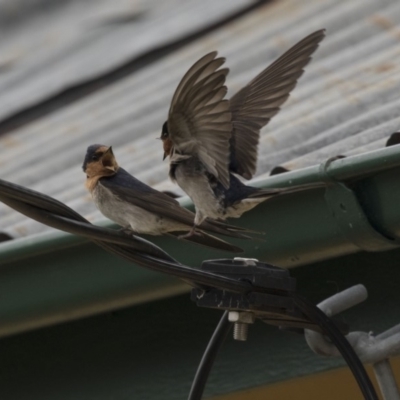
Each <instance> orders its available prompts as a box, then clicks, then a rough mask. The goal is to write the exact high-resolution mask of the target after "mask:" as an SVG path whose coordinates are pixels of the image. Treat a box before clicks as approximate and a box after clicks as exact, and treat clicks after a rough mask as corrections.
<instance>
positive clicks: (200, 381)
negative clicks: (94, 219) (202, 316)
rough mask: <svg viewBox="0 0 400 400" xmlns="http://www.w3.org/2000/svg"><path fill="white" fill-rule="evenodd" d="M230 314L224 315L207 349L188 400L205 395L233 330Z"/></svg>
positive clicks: (198, 399)
mask: <svg viewBox="0 0 400 400" xmlns="http://www.w3.org/2000/svg"><path fill="white" fill-rule="evenodd" d="M228 314H229V312H228V311H225V312H224V313H223V315H222V317H221V319H220V321H219V323H218V325H217V327H216V328H215V331H214V333H213V335H212V336H211V339H210V341H209V342H208V345H207V348H206V350H205V352H204V354H203V357H202V358H201V361H200V364H199V366H198V368H197V371H196V375H195V377H194V380H193V383H192V387H191V389H190V393H189V397H188V400H200V399H201V397H202V395H203V392H204V389H205V386H206V382H207V379H208V376H209V375H210V372H211V368H212V366H213V364H214V361H215V358H216V357H217V354H218V352H219V350H220V348H221V347H222V345H223V344H224V342H225V339H226V337H227V336H228V333H229V332H230V330H231V328H232V323H231V322H229V320H228Z"/></svg>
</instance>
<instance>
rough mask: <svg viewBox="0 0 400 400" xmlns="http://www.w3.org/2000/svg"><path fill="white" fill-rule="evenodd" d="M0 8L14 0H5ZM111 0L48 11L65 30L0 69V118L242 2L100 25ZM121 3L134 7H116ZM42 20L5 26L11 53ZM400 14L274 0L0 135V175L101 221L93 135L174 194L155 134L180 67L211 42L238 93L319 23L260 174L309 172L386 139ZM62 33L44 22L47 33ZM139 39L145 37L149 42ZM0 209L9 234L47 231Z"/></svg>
mask: <svg viewBox="0 0 400 400" xmlns="http://www.w3.org/2000/svg"><path fill="white" fill-rule="evenodd" d="M21 1H22V0H21ZM3 3H7V1H4V0H3V2H1V3H0V7H1V6H2V4H3ZM42 3H46V2H45V1H44V0H42ZM111 3H113V4H114V2H111V1H106V0H102V1H101V2H98V3H96V7H94V2H91V1H89V0H87V1H85V2H79V3H78V2H75V1H70V2H67V5H66V6H65V7H66V9H67V10H68V11H65V12H61V11H60V10H58V11H57V12H56V11H53V12H54V13H55V14H57V17H54V18H55V19H57V21H62V22H63V23H64V25H65V26H66V27H65V29H66V30H68V32H69V35H70V36H69V38H63V39H62V40H61V42H62V43H60V45H57V46H55V47H56V48H55V49H52V50H51V49H42V50H41V52H40V54H37V53H35V51H34V50H33V49H30V50H29V51H26V53H24V58H23V59H21V60H18V59H17V61H15V65H14V64H13V63H11V64H10V66H9V69H8V70H7V69H4V71H6V72H7V73H5V72H4V73H5V75H4V76H3V73H2V72H1V70H0V88H2V90H1V91H0V116H1V117H2V118H7V117H8V116H9V115H10V114H12V113H15V112H16V111H18V110H20V109H22V108H24V107H26V106H27V105H29V104H32V103H34V102H38V101H40V99H42V98H45V97H48V96H49V95H51V94H54V93H55V92H56V91H57V90H60V89H61V88H65V87H66V86H68V85H70V84H71V83H77V82H79V81H82V80H85V79H90V78H91V77H93V76H96V75H98V74H101V73H103V72H105V71H107V70H109V69H110V68H112V67H115V66H116V65H118V64H120V63H121V62H124V61H126V59H128V58H132V55H134V54H138V53H139V52H140V51H143V49H145V48H148V47H149V46H151V45H153V46H154V45H159V44H161V43H163V42H164V41H165V40H167V39H171V38H176V37H177V35H185V34H187V32H188V31H189V30H190V29H191V28H193V26H194V24H197V26H199V25H201V23H202V22H203V23H204V20H205V19H208V18H211V16H212V18H213V19H214V18H215V20H217V19H218V18H222V17H223V16H226V15H227V14H228V13H229V12H232V11H233V10H237V9H238V8H239V7H240V6H242V7H243V6H244V5H246V4H248V2H245V1H236V2H214V1H212V0H208V1H206V2H196V1H194V0H193V1H191V2H187V1H183V0H182V1H179V0H175V1H172V0H170V1H168V2H163V6H161V7H162V8H160V6H159V2H150V3H149V2H144V3H140V5H138V6H137V7H133V8H132V10H133V11H131V14H129V13H128V15H133V14H134V13H135V12H139V11H138V10H140V12H142V13H143V16H142V17H141V18H142V19H141V18H139V16H138V18H136V19H135V18H133V17H132V19H131V20H130V19H129V18H126V19H124V20H123V21H124V23H123V24H120V23H114V22H113V23H110V22H109V23H104V24H102V23H100V22H98V21H107V20H108V21H115V20H118V18H120V16H121V15H125V13H126V10H127V9H128V8H123V7H125V6H123V5H121V6H120V7H121V10H122V11H121V13H119V11H118V9H115V10H117V11H115V10H114V9H113V8H112V7H111V5H110V4H111ZM125 3H126V4H128V3H131V2H123V1H122V0H121V1H119V2H116V3H115V4H125ZM216 3H217V4H216ZM78 4H80V6H81V7H82V11H81V12H78V11H77V7H78ZM200 4H202V5H200ZM74 7H75V8H74ZM103 7H104V8H103ZM143 7H144V8H143ZM93 9H96V13H97V14H95V15H96V16H97V17H96V18H98V19H96V18H94V17H93V18H94V19H93V20H92V21H94V22H93V23H92V24H89V23H88V22H85V21H87V19H85V15H86V18H89V16H90V10H92V11H93ZM101 10H103V11H101ZM58 13H60V14H63V15H62V16H61V15H58ZM132 13H133V14H132ZM77 14H79V18H78V19H79V21H81V22H80V24H81V25H80V28H79V29H78V25H79V23H78V22H79V21H74V22H73V24H72V25H73V26H74V27H75V28H71V27H67V25H68V23H70V22H71V19H73V17H74V16H76V15H77ZM35 15H36V16H35V18H33V19H34V20H35V21H36V22H35V24H36V25H35V24H34V22H33V21H31V23H30V24H24V27H23V28H21V29H22V30H21V31H19V30H18V29H17V28H15V31H12V29H10V31H9V32H8V34H9V37H8V40H6V42H5V44H3V45H2V46H4V47H3V48H7V49H9V51H10V52H11V53H12V49H14V50H15V49H18V45H17V43H18V40H20V39H21V38H22V37H23V36H24V34H25V35H28V34H29V33H30V32H31V30H38V31H39V30H40V29H39V27H41V26H42V25H43V21H45V20H46V14H45V13H43V14H42V13H38V14H35ZM110 15H111V16H112V18H111V17H110ZM26 18H28V17H26ZM47 18H48V17H47ZM82 21H83V22H82ZM95 21H97V22H95ZM399 22H400V3H398V2H397V1H395V0H382V1H380V2H376V1H375V0H353V1H352V2H347V1H337V0H310V1H307V2H298V1H296V0H282V1H277V2H272V3H266V4H264V5H262V6H260V7H258V8H257V9H255V10H254V11H252V12H249V13H247V14H245V15H243V16H241V17H240V18H238V19H236V20H235V21H233V22H231V23H228V24H226V25H224V26H222V27H221V28H219V29H217V30H215V31H213V32H211V33H209V34H207V35H204V36H202V37H200V38H198V39H196V40H195V41H193V42H192V43H190V44H189V45H186V46H184V47H182V48H180V49H178V50H176V51H174V52H173V53H171V54H169V55H167V56H165V57H162V58H160V59H157V60H155V61H154V62H152V63H151V64H149V65H148V66H147V67H146V68H144V69H141V70H137V71H135V72H134V73H132V74H131V75H129V76H127V77H125V78H124V79H121V80H119V81H118V82H116V83H114V84H112V85H109V86H107V87H106V88H103V89H102V90H99V91H96V92H93V93H92V94H90V95H87V96H86V97H84V98H81V99H80V100H77V101H75V102H74V103H72V104H70V105H67V106H65V107H62V108H60V109H58V110H56V111H54V112H52V113H50V114H47V115H46V116H44V117H42V118H41V119H38V120H36V121H34V122H30V123H28V124H26V125H25V126H23V127H21V128H19V129H16V130H13V131H11V132H9V133H7V134H3V135H2V136H0V171H1V177H2V178H4V179H7V180H9V181H12V182H15V183H18V184H21V185H25V186H28V187H30V188H33V189H35V190H39V191H42V192H44V193H47V194H49V195H52V196H54V197H56V198H57V199H59V200H61V201H63V202H66V203H67V204H68V205H69V206H71V207H72V208H74V209H76V210H77V211H78V212H80V213H82V214H83V215H85V216H90V219H92V220H98V219H100V218H101V215H100V214H99V213H98V212H97V211H95V206H94V205H93V203H92V201H91V200H90V197H89V196H88V195H87V194H86V192H85V189H84V187H83V182H84V179H85V177H84V175H83V173H82V170H81V164H82V160H83V157H84V154H85V151H86V147H87V146H88V145H89V144H92V143H105V144H110V145H113V148H114V152H115V154H116V156H117V159H118V161H119V163H120V165H123V166H124V168H125V169H127V170H128V171H130V172H131V173H132V174H134V175H135V176H136V177H138V178H139V179H141V180H143V181H145V182H146V183H148V184H151V185H156V187H157V188H162V189H173V190H175V191H176V192H178V193H179V190H178V189H177V188H176V186H174V185H173V184H172V183H170V182H169V181H168V178H167V170H168V166H167V163H162V162H161V158H162V149H161V146H160V143H159V141H156V140H154V138H155V137H157V136H159V133H160V129H161V125H162V123H163V122H164V120H165V118H166V115H167V111H168V107H169V101H170V99H171V97H172V94H173V91H174V89H175V87H176V85H177V83H178V81H179V79H180V78H181V77H182V75H183V74H184V73H185V72H186V70H187V69H188V68H189V67H190V66H191V65H192V63H193V62H194V61H196V60H197V59H198V58H199V57H200V56H202V55H203V54H205V53H206V52H209V51H211V50H215V49H217V50H218V51H219V53H220V54H221V55H223V56H225V57H226V58H227V62H226V65H227V66H228V67H229V68H230V69H231V72H230V74H229V76H228V79H227V81H228V86H229V88H230V92H229V94H232V93H234V92H235V91H236V90H238V89H239V88H240V87H241V86H242V85H244V84H245V83H247V81H249V80H250V79H251V78H252V77H253V76H254V75H255V74H256V73H257V72H259V71H260V70H262V69H263V68H264V67H265V66H266V65H268V64H269V63H270V62H272V61H273V60H274V59H275V58H276V57H278V56H279V55H280V54H282V53H283V52H284V51H285V50H287V49H288V48H289V47H290V46H291V45H293V44H294V43H296V42H297V41H299V40H300V39H301V38H302V37H304V36H306V35H307V34H308V33H311V32H312V31H314V30H317V29H320V28H326V29H327V37H326V39H325V40H324V41H323V42H322V44H321V46H320V48H319V49H318V51H317V53H316V54H315V57H314V60H313V61H312V63H311V64H310V65H309V66H307V68H306V73H305V74H304V76H303V77H302V78H301V80H300V83H299V85H298V86H297V87H296V89H295V90H294V92H293V94H292V95H291V97H290V99H289V101H288V102H287V103H286V104H285V105H284V106H283V109H282V111H281V112H280V113H279V114H278V115H277V116H276V117H275V118H274V119H273V120H272V121H271V123H270V124H269V125H268V126H267V127H265V128H264V129H263V130H262V135H261V142H260V151H259V154H260V156H259V163H258V171H257V177H265V176H267V175H268V174H269V173H270V171H271V170H272V169H273V168H274V167H276V166H277V165H281V166H283V167H285V168H288V169H295V168H301V167H305V166H309V165H313V164H315V163H319V162H321V161H323V160H325V159H326V158H328V157H331V156H335V155H338V154H342V155H350V154H356V153H360V152H365V151H369V150H373V149H376V148H380V147H383V146H384V145H385V143H386V140H387V139H388V137H389V136H390V134H392V133H393V132H394V131H396V130H398V129H399V127H400V117H399V115H400V100H399V98H398V93H399V89H400V47H399V39H400V33H399V32H400V31H399V30H398V29H397V26H399ZM60 23H61V22H60ZM56 25H57V24H56V23H55V22H54V27H53V29H54V30H55V29H56ZM89 27H90V28H89ZM63 29H64V28H63ZM93 29H94V31H93ZM54 30H53V31H51V29H50V28H47V27H46V28H43V31H46V32H47V33H48V34H49V35H50V36H51V35H53V34H54ZM35 32H36V31H35ZM61 32H63V30H61ZM96 32H98V33H99V34H97V33H96ZM100 32H101V34H100ZM41 35H42V36H41ZM41 35H40V34H39V33H37V32H36V33H32V38H30V39H29V43H34V41H35V40H37V42H38V41H39V39H35V37H44V36H45V35H44V33H42V34H41ZM139 35H140V38H142V35H145V36H146V37H147V39H146V40H145V41H144V42H141V40H137V38H138V36H139ZM147 35H148V36H147ZM67 39H68V40H67ZM80 40H81V41H82V44H81V47H80V46H79V45H78V44H77V43H80ZM67 42H68V43H67ZM128 42H129V43H128ZM27 43H28V42H27ZM42 43H43V42H42ZM2 46H0V48H1V47H2ZM27 47H32V46H27ZM0 53H1V51H0ZM44 53H45V54H46V56H43V54H44ZM3 54H4V52H3ZM0 64H1V61H0ZM19 64H20V65H19ZM14 68H15V70H14ZM0 218H1V220H0V229H1V231H2V232H5V233H7V234H8V235H10V236H12V237H18V236H23V235H30V234H33V233H36V232H39V231H41V230H45V229H47V228H46V227H44V226H41V225H39V224H37V223H34V222H31V221H27V220H26V219H25V218H24V217H22V216H20V215H19V214H17V213H16V212H14V211H12V210H10V209H8V208H6V207H5V206H1V205H0Z"/></svg>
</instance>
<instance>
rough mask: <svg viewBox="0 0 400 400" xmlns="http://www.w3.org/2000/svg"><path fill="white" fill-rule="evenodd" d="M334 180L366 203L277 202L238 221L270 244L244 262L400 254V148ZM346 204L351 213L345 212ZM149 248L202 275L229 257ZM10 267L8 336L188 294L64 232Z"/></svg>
mask: <svg viewBox="0 0 400 400" xmlns="http://www.w3.org/2000/svg"><path fill="white" fill-rule="evenodd" d="M322 171H323V168H321V166H313V167H309V168H305V169H302V170H297V171H292V172H288V173H284V174H281V175H275V176H273V177H269V178H267V179H264V180H262V181H258V182H257V183H256V184H255V185H256V186H260V187H274V186H277V187H279V186H282V187H283V186H289V185H296V184H300V183H313V182H319V181H321V179H327V178H326V176H325V175H324V174H323V172H322ZM321 173H322V175H321ZM327 173H328V175H329V176H330V177H331V178H332V179H334V180H346V181H349V182H351V183H352V185H353V186H354V189H355V192H356V194H357V199H358V200H355V197H354V196H352V193H351V192H348V191H346V189H343V188H342V187H341V186H340V185H334V184H331V186H330V189H329V190H328V191H327V193H329V195H328V196H326V195H325V189H323V188H321V189H313V190H307V191H304V192H298V193H295V194H292V195H288V196H285V197H282V198H280V199H272V200H270V201H267V202H266V203H264V204H262V205H260V206H259V207H257V208H255V209H254V210H252V211H251V212H248V213H247V214H245V215H244V216H243V217H242V218H241V219H240V220H237V221H232V222H233V223H235V224H237V225H241V226H246V227H249V228H252V229H256V230H261V231H264V232H265V233H266V235H265V236H264V237H263V240H264V241H244V240H241V241H240V240H235V241H233V240H232V242H234V243H236V244H238V245H240V246H241V247H243V248H244V249H245V253H244V256H250V257H256V258H259V259H262V260H266V261H269V262H271V263H274V264H276V265H280V266H285V267H295V266H299V265H304V264H310V263H313V262H316V261H320V260H326V259H330V258H335V257H339V256H343V255H346V254H351V253H356V252H358V251H361V249H362V248H365V249H371V250H372V249H373V250H374V251H384V250H389V249H391V248H394V247H396V246H397V242H396V241H395V240H394V239H395V238H396V237H400V207H399V204H400V185H399V184H398V180H399V179H398V177H399V176H400V147H399V146H393V147H390V148H385V149H382V150H379V151H375V152H370V153H366V154H362V155H358V156H354V157H349V158H344V159H340V160H336V161H333V162H332V163H331V164H330V165H329V166H328V167H327ZM327 199H328V200H327ZM358 202H359V203H360V204H361V205H362V207H363V208H364V210H365V214H366V215H367V218H365V215H364V214H363V213H362V212H361V211H360V210H361V208H360V207H359V204H358ZM342 203H343V204H342ZM182 204H183V205H185V206H191V205H190V202H189V201H188V200H187V199H182ZM339 204H341V205H342V206H343V208H344V210H342V209H341V208H338V207H337V206H338V205H339ZM357 207H358V208H357ZM368 221H369V222H370V223H368ZM108 226H110V225H108ZM349 226H350V227H351V228H349ZM149 239H151V240H154V242H155V243H156V244H157V245H159V246H161V247H162V248H164V249H165V250H166V251H167V252H169V253H170V254H171V255H172V256H173V257H175V258H177V259H178V260H179V261H181V262H183V263H185V264H187V265H190V266H194V267H195V266H199V265H200V264H201V262H202V260H204V259H208V258H218V257H226V256H229V255H228V254H226V253H222V252H216V251H213V250H209V249H206V248H202V247H197V246H193V245H190V244H186V243H184V242H181V241H178V240H176V239H173V238H149ZM0 265H1V267H0V293H1V297H2V301H1V302H0V321H1V324H0V335H7V334H11V333H15V332H19V331H22V330H26V329H31V328H33V327H38V326H43V325H47V324H50V323H55V322H60V321H64V320H68V319H73V318H77V317H81V316H85V315H90V314H93V313H98V312H103V311H105V310H110V309H114V308H119V307H122V306H127V305H130V304H134V303H137V302H140V301H144V300H145V301H148V300H151V299H154V298H159V297H162V296H166V295H172V294H175V293H179V292H182V291H184V290H187V288H186V287H185V286H184V285H182V284H181V283H180V282H178V281H177V280H175V279H173V278H170V277H168V276H164V275H161V274H156V273H153V272H150V271H147V270H144V269H142V268H137V267H135V266H132V264H128V263H127V262H125V261H124V260H122V259H119V258H117V257H116V256H113V255H111V254H107V253H105V252H104V251H103V250H102V249H100V248H98V247H96V246H95V245H93V244H91V243H89V242H88V241H86V240H85V239H81V238H77V237H74V236H71V235H68V234H64V233H60V232H53V233H46V234H40V235H36V236H34V237H29V238H24V239H18V240H13V241H10V242H5V243H3V244H2V245H1V246H0Z"/></svg>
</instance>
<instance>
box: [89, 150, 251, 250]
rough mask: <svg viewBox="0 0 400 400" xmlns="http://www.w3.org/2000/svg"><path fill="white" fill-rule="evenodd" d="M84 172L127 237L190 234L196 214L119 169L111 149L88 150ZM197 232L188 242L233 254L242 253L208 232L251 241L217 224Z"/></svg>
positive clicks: (94, 194)
mask: <svg viewBox="0 0 400 400" xmlns="http://www.w3.org/2000/svg"><path fill="white" fill-rule="evenodd" d="M82 168H83V171H84V172H85V173H86V177H87V179H86V187H87V189H88V190H89V191H90V193H91V195H92V198H93V200H94V202H95V203H96V205H97V208H98V209H99V210H100V211H101V212H102V214H103V215H105V216H106V217H107V218H109V219H111V220H112V221H114V222H116V223H117V224H118V225H120V226H121V227H122V228H123V229H124V230H125V231H126V232H127V233H129V232H130V233H138V234H147V235H163V234H172V235H174V236H177V235H179V234H180V233H185V232H188V231H190V230H191V228H192V226H193V221H194V213H192V212H191V211H189V210H187V209H186V208H183V207H181V206H180V205H179V203H178V202H177V201H176V200H175V199H173V198H172V197H170V196H168V195H167V194H164V193H161V192H159V191H157V190H155V189H153V188H151V187H150V186H147V185H146V184H144V183H143V182H140V181H139V180H137V179H136V178H134V177H133V176H132V175H130V174H129V173H128V172H126V171H125V170H124V169H123V168H121V167H119V165H118V163H117V161H116V159H115V156H114V154H113V151H112V148H111V147H108V146H104V145H100V144H94V145H92V146H89V147H88V149H87V152H86V156H85V160H84V163H83V166H82ZM198 231H199V235H194V236H191V237H188V238H187V240H190V241H191V242H194V243H197V244H202V245H205V246H209V247H213V248H217V249H220V250H226V251H232V252H241V251H242V249H240V248H239V247H237V246H233V245H231V244H229V243H227V242H225V241H223V240H221V239H219V238H217V237H215V236H211V235H210V234H208V233H206V232H205V231H208V232H212V233H217V234H221V235H225V236H230V237H236V238H249V237H248V236H246V235H244V234H243V233H245V232H249V231H246V230H245V229H242V228H238V227H234V226H231V225H227V224H224V223H222V222H218V221H208V220H207V221H204V223H203V224H202V225H201V226H200V227H199V230H198ZM184 236H185V235H184ZM182 238H184V239H185V237H182Z"/></svg>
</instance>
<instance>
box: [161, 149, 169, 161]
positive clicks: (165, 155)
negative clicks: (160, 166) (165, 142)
mask: <svg viewBox="0 0 400 400" xmlns="http://www.w3.org/2000/svg"><path fill="white" fill-rule="evenodd" d="M167 156H168V154H167V153H166V152H165V151H164V155H163V158H162V160H163V161H164V160H165V159H166V158H167Z"/></svg>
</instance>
